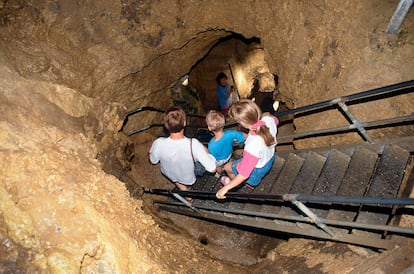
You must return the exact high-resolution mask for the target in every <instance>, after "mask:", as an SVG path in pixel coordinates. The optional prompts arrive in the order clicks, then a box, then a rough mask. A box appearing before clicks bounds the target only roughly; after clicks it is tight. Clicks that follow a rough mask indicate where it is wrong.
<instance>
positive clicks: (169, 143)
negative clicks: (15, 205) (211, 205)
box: [149, 107, 216, 191]
mask: <svg viewBox="0 0 414 274" xmlns="http://www.w3.org/2000/svg"><path fill="white" fill-rule="evenodd" d="M186 119H187V118H186V114H185V112H184V111H183V110H182V109H181V108H179V107H171V108H170V109H168V110H167V111H166V112H165V114H164V126H165V128H166V129H167V130H168V131H169V133H170V135H169V137H167V138H166V137H159V138H157V139H156V140H155V141H154V142H153V143H152V146H151V148H150V150H149V158H150V161H151V163H152V164H157V163H158V162H159V163H160V166H161V172H162V174H164V175H165V176H167V178H168V179H170V180H171V181H172V182H173V183H175V185H176V186H177V187H178V188H179V189H180V190H182V191H187V190H188V186H190V185H193V184H194V183H195V181H196V176H195V174H194V161H198V162H200V163H201V164H202V165H203V166H204V168H205V169H206V170H207V171H209V172H212V173H214V172H215V171H216V163H215V161H216V160H215V158H214V157H213V155H211V154H209V153H208V151H207V148H206V147H205V146H204V145H203V144H202V143H200V142H199V141H198V140H197V139H195V138H193V139H192V141H191V142H190V139H189V138H187V137H185V136H184V128H185V126H186ZM190 145H191V146H192V147H190ZM193 158H194V161H193Z"/></svg>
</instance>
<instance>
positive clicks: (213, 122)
mask: <svg viewBox="0 0 414 274" xmlns="http://www.w3.org/2000/svg"><path fill="white" fill-rule="evenodd" d="M206 123H207V126H208V129H209V130H210V131H212V132H217V131H220V130H222V129H223V128H224V125H225V123H226V120H225V118H224V115H223V114H222V113H221V112H218V111H215V110H210V111H209V112H208V113H207V116H206Z"/></svg>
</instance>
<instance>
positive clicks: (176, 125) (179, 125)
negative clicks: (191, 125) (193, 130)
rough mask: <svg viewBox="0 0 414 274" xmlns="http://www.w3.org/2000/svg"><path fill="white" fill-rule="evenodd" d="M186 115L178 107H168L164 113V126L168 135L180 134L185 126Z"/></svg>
mask: <svg viewBox="0 0 414 274" xmlns="http://www.w3.org/2000/svg"><path fill="white" fill-rule="evenodd" d="M186 120H187V115H186V114H185V112H184V110H182V109H181V108H179V107H170V108H169V109H168V110H167V111H166V112H165V113H164V126H165V128H166V129H167V130H168V131H169V132H170V133H177V132H180V131H181V130H182V129H183V128H184V127H185V126H186Z"/></svg>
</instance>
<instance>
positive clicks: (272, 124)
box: [236, 116, 279, 177]
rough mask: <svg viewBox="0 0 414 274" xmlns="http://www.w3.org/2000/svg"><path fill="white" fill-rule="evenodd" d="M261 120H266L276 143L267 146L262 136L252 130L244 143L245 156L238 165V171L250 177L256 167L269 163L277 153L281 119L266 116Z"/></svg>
mask: <svg viewBox="0 0 414 274" xmlns="http://www.w3.org/2000/svg"><path fill="white" fill-rule="evenodd" d="M260 120H261V121H263V122H265V124H266V126H267V127H268V128H269V130H270V133H271V134H272V136H273V137H274V138H275V143H274V144H272V145H270V146H266V144H265V142H264V140H263V138H262V137H260V136H258V135H256V133H255V132H254V131H250V132H249V134H248V135H247V139H246V142H245V145H244V151H243V158H242V159H241V161H240V162H239V164H238V165H237V167H236V168H237V171H238V172H239V174H241V175H243V176H244V177H249V176H250V174H251V173H252V171H253V169H254V168H261V167H263V166H264V165H266V164H267V162H268V161H269V160H270V159H272V157H273V156H274V155H275V146H276V144H277V141H276V134H277V125H278V124H279V120H278V119H277V118H276V117H275V116H264V117H262V119H260Z"/></svg>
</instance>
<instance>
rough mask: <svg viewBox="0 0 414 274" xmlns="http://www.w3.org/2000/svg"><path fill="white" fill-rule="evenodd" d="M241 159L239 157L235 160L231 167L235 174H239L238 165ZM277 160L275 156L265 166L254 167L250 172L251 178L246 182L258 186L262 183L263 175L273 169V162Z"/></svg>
mask: <svg viewBox="0 0 414 274" xmlns="http://www.w3.org/2000/svg"><path fill="white" fill-rule="evenodd" d="M240 161H241V159H238V160H236V161H234V162H233V163H232V165H231V169H232V171H233V173H234V175H237V174H239V173H238V172H237V169H236V166H237V164H238V163H239V162H240ZM274 161H275V156H273V157H272V158H271V159H270V160H269V162H267V163H266V164H265V165H264V166H263V167H261V168H254V169H253V171H252V173H251V174H250V176H249V178H247V180H246V183H248V184H249V185H251V186H253V187H256V186H258V185H259V184H260V182H261V181H262V179H263V177H264V176H266V174H267V173H268V172H269V171H270V170H271V169H272V166H273V162H274Z"/></svg>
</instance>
